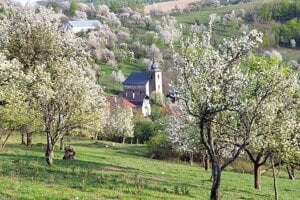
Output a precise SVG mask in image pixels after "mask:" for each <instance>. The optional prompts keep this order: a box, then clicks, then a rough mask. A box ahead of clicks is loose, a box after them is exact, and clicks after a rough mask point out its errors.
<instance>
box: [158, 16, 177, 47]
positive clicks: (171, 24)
mask: <svg viewBox="0 0 300 200" xmlns="http://www.w3.org/2000/svg"><path fill="white" fill-rule="evenodd" d="M155 29H156V31H157V32H158V33H159V35H160V37H161V38H162V39H163V41H164V42H165V43H166V44H170V43H172V42H176V41H178V40H179V39H180V38H181V36H182V32H181V30H180V28H179V27H178V24H177V21H176V19H175V17H173V16H169V15H167V16H163V17H162V21H161V24H159V25H157V26H156V27H155Z"/></svg>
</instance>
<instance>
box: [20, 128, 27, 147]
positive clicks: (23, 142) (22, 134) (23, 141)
mask: <svg viewBox="0 0 300 200" xmlns="http://www.w3.org/2000/svg"><path fill="white" fill-rule="evenodd" d="M25 137H26V133H25V131H21V144H22V145H25V144H26V142H25Z"/></svg>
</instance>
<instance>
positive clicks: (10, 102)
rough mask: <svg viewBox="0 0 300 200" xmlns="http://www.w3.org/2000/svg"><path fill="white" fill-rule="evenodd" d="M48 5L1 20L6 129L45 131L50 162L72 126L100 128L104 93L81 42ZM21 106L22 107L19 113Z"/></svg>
mask: <svg viewBox="0 0 300 200" xmlns="http://www.w3.org/2000/svg"><path fill="white" fill-rule="evenodd" d="M49 16H50V13H49V11H48V10H46V9H42V8H39V9H37V10H35V9H33V10H23V11H21V12H18V13H15V12H12V13H10V14H9V15H5V16H3V17H4V19H3V20H1V35H2V37H1V43H0V44H1V60H0V62H1V79H0V81H1V82H0V83H1V84H0V86H1V102H5V103H3V104H2V105H1V107H0V110H1V113H4V115H2V118H1V129H4V130H12V131H16V130H20V128H21V127H24V126H25V127H26V129H27V130H28V131H29V132H44V133H45V135H46V140H47V148H46V152H45V156H46V161H47V163H48V164H52V163H53V158H54V152H53V151H54V146H55V144H56V143H57V141H58V140H59V139H61V138H63V136H64V135H65V134H67V133H68V132H70V131H72V130H90V131H96V130H99V129H101V126H102V125H103V123H102V119H103V118H102V114H103V109H104V102H105V98H104V96H103V92H102V88H101V87H100V86H99V85H97V84H96V80H95V77H93V76H92V75H91V74H90V73H89V71H90V70H92V67H91V65H90V61H89V60H88V54H87V53H86V52H85V50H84V48H83V44H82V41H81V40H80V39H78V38H76V37H74V35H73V34H71V33H68V32H64V31H63V30H61V29H60V28H59V24H56V23H53V22H52V21H51V19H50V18H49ZM16 110H19V112H17V111H16Z"/></svg>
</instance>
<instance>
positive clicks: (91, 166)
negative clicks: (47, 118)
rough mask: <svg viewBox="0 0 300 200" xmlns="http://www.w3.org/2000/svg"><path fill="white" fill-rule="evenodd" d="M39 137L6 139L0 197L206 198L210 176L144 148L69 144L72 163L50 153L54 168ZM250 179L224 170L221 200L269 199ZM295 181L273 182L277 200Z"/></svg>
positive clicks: (294, 194)
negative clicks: (27, 142)
mask: <svg viewBox="0 0 300 200" xmlns="http://www.w3.org/2000/svg"><path fill="white" fill-rule="evenodd" d="M44 140H45V138H43V137H38V138H34V144H33V146H32V147H26V146H21V145H20V144H19V138H16V137H14V138H11V139H10V140H9V143H8V144H7V146H6V147H5V148H4V149H0V185H1V187H0V199H24V200H25V199H26V200H29V199H43V200H46V199H51V200H52V199H59V200H62V199H88V200H91V199H143V200H144V199H145V200H146V199H178V200H184V199H208V196H209V190H210V186H211V182H210V181H209V179H210V172H209V171H205V170H204V169H203V168H202V167H200V166H199V165H194V166H190V165H188V164H186V163H182V162H181V163H180V162H175V161H159V160H153V159H150V158H149V157H148V156H147V148H146V146H145V145H128V144H125V145H123V144H114V143H111V142H95V141H91V140H69V141H67V144H68V145H72V146H73V147H74V148H75V150H76V154H77V156H76V159H75V160H67V161H66V160H62V159H61V158H62V157H63V151H62V150H58V148H57V149H56V151H55V159H56V160H55V162H54V166H47V165H46V163H45V160H44V156H43V155H44V149H45V144H44ZM252 179H253V177H252V176H251V175H250V174H246V173H235V172H231V171H225V172H224V173H223V176H222V185H221V197H222V199H248V200H250V199H253V200H258V199H262V200H266V199H273V198H274V197H273V185H272V178H271V177H269V176H263V178H262V191H256V190H254V189H253V187H252V182H253V180H252ZM299 186H300V180H296V181H290V180H288V178H287V177H286V176H284V177H281V178H280V179H279V195H280V198H281V199H285V200H288V199H291V200H292V199H297V198H298V197H299V195H300V190H299V189H300V188H299Z"/></svg>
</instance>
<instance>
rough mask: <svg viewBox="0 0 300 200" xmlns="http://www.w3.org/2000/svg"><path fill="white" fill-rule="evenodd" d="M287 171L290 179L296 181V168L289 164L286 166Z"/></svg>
mask: <svg viewBox="0 0 300 200" xmlns="http://www.w3.org/2000/svg"><path fill="white" fill-rule="evenodd" d="M286 169H287V171H288V174H289V178H290V180H293V181H294V180H295V179H296V176H295V168H294V166H293V165H290V164H287V165H286Z"/></svg>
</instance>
